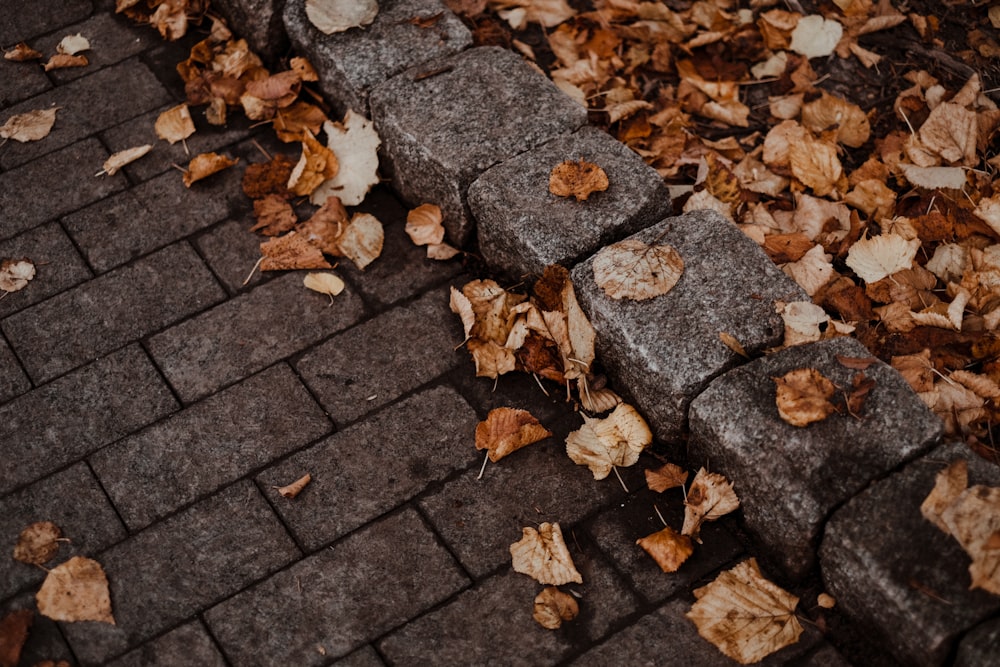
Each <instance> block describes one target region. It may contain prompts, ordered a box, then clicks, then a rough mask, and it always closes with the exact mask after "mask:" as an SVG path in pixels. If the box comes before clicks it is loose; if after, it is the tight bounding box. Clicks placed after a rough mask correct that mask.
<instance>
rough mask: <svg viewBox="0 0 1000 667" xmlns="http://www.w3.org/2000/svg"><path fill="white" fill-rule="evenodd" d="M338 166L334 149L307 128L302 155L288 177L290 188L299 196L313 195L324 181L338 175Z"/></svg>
mask: <svg viewBox="0 0 1000 667" xmlns="http://www.w3.org/2000/svg"><path fill="white" fill-rule="evenodd" d="M338 168H339V164H338V162H337V156H335V155H334V154H333V151H331V150H330V149H329V148H327V147H326V146H324V145H323V144H321V143H319V142H318V141H317V140H316V137H314V136H313V135H312V133H311V132H309V131H308V130H306V131H305V139H304V140H303V142H302V157H301V158H299V161H298V163H297V164H296V165H295V168H294V169H292V173H291V175H290V176H289V177H288V189H289V190H291V191H292V192H294V193H295V194H297V195H299V196H306V195H311V194H312V193H313V191H315V190H316V188H318V187H319V186H320V185H321V184H322V183H323V182H324V181H326V180H328V179H330V178H333V177H334V176H336V175H337V170H338ZM313 203H321V202H313Z"/></svg>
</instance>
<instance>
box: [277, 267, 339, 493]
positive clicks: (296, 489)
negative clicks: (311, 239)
mask: <svg viewBox="0 0 1000 667" xmlns="http://www.w3.org/2000/svg"><path fill="white" fill-rule="evenodd" d="M309 275H310V276H317V275H331V274H329V273H323V274H320V273H310V274H309ZM307 278H308V276H307ZM306 287H308V285H306ZM318 291H322V290H318ZM311 481H312V475H310V474H309V473H306V474H304V475H302V477H299V478H298V479H297V480H295V481H294V482H292V483H291V484H288V485H286V486H277V487H275V488H276V489H277V490H278V493H280V494H281V495H282V496H283V497H285V498H289V499H291V498H294V497H295V496H297V495H299V494H300V493H302V489H304V488H306V484H308V483H309V482H311Z"/></svg>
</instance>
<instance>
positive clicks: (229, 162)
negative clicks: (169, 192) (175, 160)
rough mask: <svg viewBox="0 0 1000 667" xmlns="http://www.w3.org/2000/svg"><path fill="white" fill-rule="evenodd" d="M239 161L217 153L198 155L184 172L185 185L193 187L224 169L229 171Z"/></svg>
mask: <svg viewBox="0 0 1000 667" xmlns="http://www.w3.org/2000/svg"><path fill="white" fill-rule="evenodd" d="M239 161H240V159H239V158H231V157H227V156H225V155H219V154H217V153H202V154H201V155H196V156H194V157H193V158H191V162H190V163H188V168H187V171H186V172H184V185H186V186H187V187H191V185H192V184H194V183H196V182H197V181H200V180H201V179H203V178H207V177H209V176H211V175H212V174H216V173H218V172H220V171H222V170H223V169H228V168H229V167H232V166H233V165H234V164H236V163H237V162H239Z"/></svg>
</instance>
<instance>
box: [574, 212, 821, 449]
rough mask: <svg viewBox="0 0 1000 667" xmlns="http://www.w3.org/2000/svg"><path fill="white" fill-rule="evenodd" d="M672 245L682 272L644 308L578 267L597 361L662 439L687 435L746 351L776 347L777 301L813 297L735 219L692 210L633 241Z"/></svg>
mask: <svg viewBox="0 0 1000 667" xmlns="http://www.w3.org/2000/svg"><path fill="white" fill-rule="evenodd" d="M630 238H634V239H638V240H640V241H642V242H644V243H654V242H655V243H657V244H668V245H671V246H673V247H674V248H675V249H676V250H677V251H678V252H679V253H680V255H681V258H682V259H683V260H684V272H683V273H682V275H681V277H680V280H678V281H677V284H676V285H675V286H674V287H673V289H672V290H670V292H668V293H667V294H665V295H662V296H658V297H655V298H653V299H649V300H646V301H632V300H629V299H622V300H616V299H612V298H611V297H609V296H608V295H607V294H605V293H604V290H602V289H601V288H600V287H598V286H597V284H596V283H595V282H594V272H593V258H590V259H588V260H586V261H585V262H583V263H582V264H579V265H577V267H576V268H575V269H573V274H572V276H573V285H574V286H575V288H576V294H577V297H578V298H579V300H580V304H581V306H582V307H583V309H584V311H585V312H586V313H587V315H588V316H589V317H590V321H591V323H592V324H593V325H594V329H595V330H596V331H597V354H598V357H599V358H600V359H601V361H602V363H603V364H604V365H605V366H606V367H607V369H608V370H609V372H610V375H611V376H612V378H613V379H614V380H615V387H616V388H621V389H622V390H624V391H625V392H627V393H628V394H631V397H632V400H633V401H634V403H633V404H634V405H636V407H638V408H639V410H640V411H641V412H642V413H643V415H645V417H646V419H647V420H649V423H650V426H651V427H652V429H653V432H654V434H655V435H656V436H657V437H658V438H660V439H663V440H667V441H670V440H672V439H675V438H678V437H679V436H680V435H682V433H683V432H684V427H685V425H686V421H687V415H686V413H687V407H688V404H689V403H690V402H691V400H692V399H693V398H694V397H695V396H697V395H698V394H699V393H700V392H701V391H702V390H703V389H704V388H705V387H706V386H708V383H709V382H710V381H711V380H712V378H714V377H716V376H718V375H720V374H721V373H723V372H724V371H726V370H728V369H730V368H732V367H733V366H736V365H738V364H739V363H741V362H743V361H744V359H743V357H741V356H740V355H738V354H737V353H736V352H734V351H733V350H731V349H730V348H729V347H727V346H726V345H725V344H724V343H723V342H722V340H720V338H719V334H720V333H728V334H729V335H731V336H734V337H735V338H736V339H737V340H738V341H739V342H740V343H741V344H742V345H743V347H744V349H745V350H746V351H747V352H748V353H749V354H755V353H758V352H761V351H762V350H763V349H765V348H767V347H771V346H774V345H777V344H779V343H780V342H781V340H782V338H783V335H784V323H783V322H782V319H781V317H780V316H778V314H777V313H775V310H774V302H775V301H808V300H809V297H808V296H807V295H806V294H805V292H803V291H802V289H801V288H800V287H798V286H797V285H796V284H795V283H793V282H792V281H791V279H789V278H788V277H787V276H785V274H783V273H782V272H781V270H780V269H778V268H777V267H776V266H775V265H774V262H772V261H771V260H770V259H768V257H767V255H765V254H764V251H763V250H761V249H760V247H758V246H757V244H755V243H754V242H753V241H751V240H750V239H749V238H747V237H746V235H744V234H743V232H741V231H740V230H739V229H737V228H736V226H735V225H733V224H732V223H731V222H729V221H728V220H726V219H725V218H723V217H722V216H720V215H719V214H718V213H714V212H711V211H692V212H691V213H686V214H684V215H681V216H677V217H674V218H667V219H666V220H664V221H663V222H661V223H660V224H658V225H656V226H654V227H651V228H649V229H647V230H645V231H643V232H640V233H638V234H635V235H634V236H632V237H630Z"/></svg>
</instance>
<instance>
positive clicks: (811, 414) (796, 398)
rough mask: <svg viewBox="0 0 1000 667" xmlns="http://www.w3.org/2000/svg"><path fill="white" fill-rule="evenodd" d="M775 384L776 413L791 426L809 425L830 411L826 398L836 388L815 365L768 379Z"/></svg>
mask: <svg viewBox="0 0 1000 667" xmlns="http://www.w3.org/2000/svg"><path fill="white" fill-rule="evenodd" d="M771 379H772V380H774V382H775V384H776V385H778V387H777V394H776V396H775V405H777V407H778V415H779V416H780V417H781V418H782V419H783V420H784V421H785V422H786V423H788V424H791V425H792V426H808V425H809V424H812V423H814V422H818V421H822V420H824V419H826V418H827V417H829V416H830V415H831V414H833V412H834V410H835V408H834V406H833V403H831V402H830V401H829V398H830V397H831V396H833V392H834V391H835V390H836V387H835V386H834V384H833V383H832V382H830V380H829V379H827V378H826V377H824V376H823V374H822V373H820V372H819V371H818V370H816V369H815V368H797V369H795V370H793V371H789V372H787V373H785V374H784V375H783V376H781V377H780V378H771Z"/></svg>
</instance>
